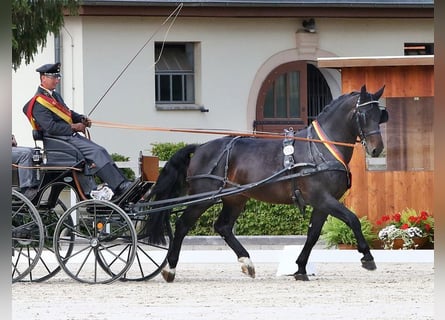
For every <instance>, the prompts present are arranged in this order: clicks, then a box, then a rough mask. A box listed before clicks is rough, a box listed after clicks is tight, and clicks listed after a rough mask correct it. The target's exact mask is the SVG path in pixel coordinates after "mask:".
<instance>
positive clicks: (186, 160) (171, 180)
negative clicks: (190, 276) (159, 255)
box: [144, 144, 198, 244]
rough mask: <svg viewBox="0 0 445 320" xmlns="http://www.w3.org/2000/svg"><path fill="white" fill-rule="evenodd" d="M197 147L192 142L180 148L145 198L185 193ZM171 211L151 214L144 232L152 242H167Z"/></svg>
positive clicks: (162, 197)
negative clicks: (188, 171)
mask: <svg viewBox="0 0 445 320" xmlns="http://www.w3.org/2000/svg"><path fill="white" fill-rule="evenodd" d="M197 147H198V145H197V144H190V145H187V146H185V147H183V148H181V149H180V150H178V151H177V152H176V153H175V154H174V155H173V156H172V157H171V158H170V159H169V160H168V161H167V163H166V164H165V165H164V167H163V168H162V170H161V172H160V174H159V177H158V179H157V181H156V183H155V185H154V186H153V188H152V189H151V190H150V191H149V192H148V193H147V194H146V195H145V196H144V198H145V199H146V200H149V201H157V200H167V199H172V198H176V197H179V196H181V195H184V193H185V190H186V177H187V168H188V166H189V164H190V159H191V156H192V154H193V153H194V152H195V150H196V148H197ZM160 206H161V205H159V207H160ZM171 211H172V209H167V210H162V211H159V212H153V213H150V214H149V217H148V223H146V224H145V232H144V234H145V235H147V237H148V240H149V241H150V242H151V243H154V244H165V228H166V227H167V225H168V224H169V218H170V214H171Z"/></svg>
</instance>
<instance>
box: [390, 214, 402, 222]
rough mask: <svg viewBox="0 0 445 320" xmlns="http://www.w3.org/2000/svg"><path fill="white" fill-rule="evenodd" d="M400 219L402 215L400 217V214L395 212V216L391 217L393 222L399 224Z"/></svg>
mask: <svg viewBox="0 0 445 320" xmlns="http://www.w3.org/2000/svg"><path fill="white" fill-rule="evenodd" d="M401 217H402V215H401V213H400V212H397V213H396V214H394V215H393V216H392V218H393V220H394V221H395V222H400V218H401Z"/></svg>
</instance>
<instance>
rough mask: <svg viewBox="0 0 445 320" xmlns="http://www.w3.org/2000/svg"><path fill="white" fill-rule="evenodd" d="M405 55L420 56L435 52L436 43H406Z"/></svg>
mask: <svg viewBox="0 0 445 320" xmlns="http://www.w3.org/2000/svg"><path fill="white" fill-rule="evenodd" d="M404 53H405V56H420V55H430V54H434V43H411V42H409V43H405V46H404Z"/></svg>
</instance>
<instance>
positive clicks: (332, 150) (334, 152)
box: [312, 120, 349, 172]
mask: <svg viewBox="0 0 445 320" xmlns="http://www.w3.org/2000/svg"><path fill="white" fill-rule="evenodd" d="M312 126H313V127H314V129H315V132H316V133H317V135H318V137H319V138H320V140H321V141H322V142H323V144H324V146H325V147H326V148H327V149H328V150H329V152H330V153H331V154H332V155H333V156H334V158H335V159H337V160H338V161H339V162H340V163H341V164H342V165H343V166H344V167H345V169H346V171H347V172H349V168H348V165H347V164H346V163H345V160H344V159H343V155H342V154H341V153H340V151H339V150H338V149H337V147H336V146H335V145H334V144H332V143H329V142H330V141H329V137H328V136H327V135H326V134H325V133H324V131H323V129H322V128H321V126H320V124H319V123H318V121H317V120H314V121H313V122H312Z"/></svg>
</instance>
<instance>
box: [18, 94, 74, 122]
mask: <svg viewBox="0 0 445 320" xmlns="http://www.w3.org/2000/svg"><path fill="white" fill-rule="evenodd" d="M36 101H37V102H38V103H40V104H41V105H42V106H44V107H45V108H47V109H48V110H50V111H51V112H53V113H55V114H56V115H57V116H58V117H60V118H62V119H63V120H64V121H65V122H67V123H69V124H72V123H73V119H72V118H71V110H69V109H68V108H65V107H64V106H63V105H61V104H60V103H59V102H58V101H57V100H55V99H52V98H50V97H47V96H45V95H43V94H40V93H38V94H36V95H35V96H34V97H33V98H32V99H31V101H30V102H29V104H28V109H27V110H26V116H27V118H28V120H29V122H30V123H31V126H32V128H33V130H40V127H39V125H38V124H37V122H36V121H35V119H34V117H33V116H32V110H33V109H34V104H35V102H36Z"/></svg>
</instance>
